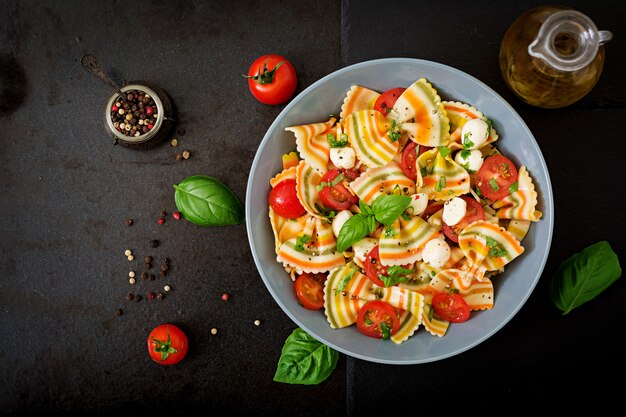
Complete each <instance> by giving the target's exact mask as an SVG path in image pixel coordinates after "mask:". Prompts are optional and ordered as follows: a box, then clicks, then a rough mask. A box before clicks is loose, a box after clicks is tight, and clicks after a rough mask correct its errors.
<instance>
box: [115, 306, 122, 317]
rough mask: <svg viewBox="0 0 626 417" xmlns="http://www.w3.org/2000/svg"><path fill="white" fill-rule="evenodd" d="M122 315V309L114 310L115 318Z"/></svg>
mask: <svg viewBox="0 0 626 417" xmlns="http://www.w3.org/2000/svg"><path fill="white" fill-rule="evenodd" d="M122 314H124V312H123V311H122V309H121V308H118V309H117V310H115V315H116V316H117V317H119V316H121V315H122Z"/></svg>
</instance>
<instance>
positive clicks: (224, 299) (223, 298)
mask: <svg viewBox="0 0 626 417" xmlns="http://www.w3.org/2000/svg"><path fill="white" fill-rule="evenodd" d="M229 297H230V296H229V295H228V294H226V293H224V294H222V301H228V298H229Z"/></svg>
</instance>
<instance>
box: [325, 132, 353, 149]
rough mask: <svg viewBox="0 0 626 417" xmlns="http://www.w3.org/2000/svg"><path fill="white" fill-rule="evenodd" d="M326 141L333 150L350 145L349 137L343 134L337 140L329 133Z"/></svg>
mask: <svg viewBox="0 0 626 417" xmlns="http://www.w3.org/2000/svg"><path fill="white" fill-rule="evenodd" d="M326 140H327V141H328V144H329V145H330V147H331V148H343V147H345V146H346V145H347V144H348V135H346V134H345V133H342V134H341V135H339V140H337V138H336V137H335V135H334V134H332V133H329V134H327V135H326Z"/></svg>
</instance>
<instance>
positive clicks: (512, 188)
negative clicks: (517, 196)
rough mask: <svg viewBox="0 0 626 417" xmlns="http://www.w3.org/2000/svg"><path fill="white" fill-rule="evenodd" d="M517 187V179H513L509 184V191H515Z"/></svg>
mask: <svg viewBox="0 0 626 417" xmlns="http://www.w3.org/2000/svg"><path fill="white" fill-rule="evenodd" d="M517 187H518V185H517V181H515V182H514V183H513V184H511V185H510V186H509V193H510V194H513V193H514V192H515V191H517Z"/></svg>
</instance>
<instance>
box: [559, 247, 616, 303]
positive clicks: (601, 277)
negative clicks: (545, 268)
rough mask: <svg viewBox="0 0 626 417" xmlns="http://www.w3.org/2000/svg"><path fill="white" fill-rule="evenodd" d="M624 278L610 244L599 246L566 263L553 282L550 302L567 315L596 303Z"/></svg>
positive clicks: (589, 248) (590, 248) (567, 260)
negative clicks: (596, 300) (610, 287)
mask: <svg viewBox="0 0 626 417" xmlns="http://www.w3.org/2000/svg"><path fill="white" fill-rule="evenodd" d="M621 275H622V268H621V267H620V265H619V260H618V258H617V255H616V254H615V252H613V249H612V248H611V245H610V244H609V243H608V242H607V241H604V240H603V241H600V242H598V243H595V244H593V245H591V246H588V247H587V248H585V249H583V250H582V251H580V252H578V253H575V254H574V255H572V256H570V257H569V258H567V259H566V260H565V261H563V262H562V263H561V264H560V265H559V267H558V269H557V270H556V273H555V274H554V275H553V276H552V280H551V281H550V298H551V299H552V302H553V303H554V305H555V306H556V307H557V308H558V309H559V310H561V311H563V315H565V314H567V313H569V312H570V311H572V309H574V308H576V307H578V306H580V305H582V304H584V303H586V302H587V301H590V300H592V299H593V298H595V297H596V296H597V295H599V294H600V293H601V292H602V291H604V290H606V289H607V288H608V287H609V286H610V285H611V284H612V283H613V282H614V281H615V280H617V279H618V278H619V277H620V276H621Z"/></svg>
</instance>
